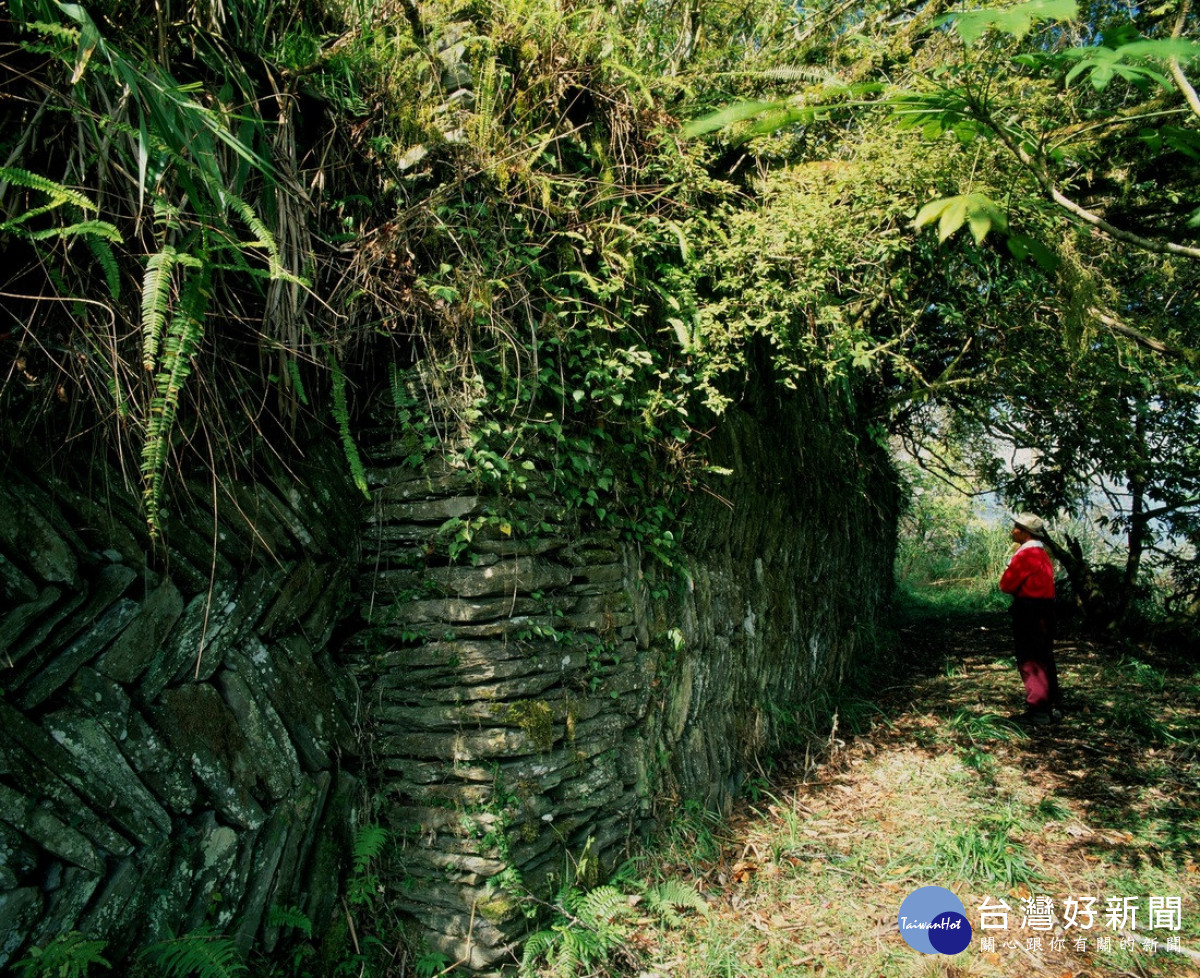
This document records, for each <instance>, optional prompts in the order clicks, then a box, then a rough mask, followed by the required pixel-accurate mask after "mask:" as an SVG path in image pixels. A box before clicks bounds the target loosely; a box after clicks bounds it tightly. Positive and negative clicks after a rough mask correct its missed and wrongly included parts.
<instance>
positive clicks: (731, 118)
mask: <svg viewBox="0 0 1200 978" xmlns="http://www.w3.org/2000/svg"><path fill="white" fill-rule="evenodd" d="M783 107H784V106H783V103H781V102H737V103H735V104H733V105H727V106H726V107H725V108H723V109H718V110H717V111H716V112H710V113H709V114H708V115H705V116H701V117H700V118H698V119H693V120H692V121H691V122H689V123H688V124H687V125H686V126H684V127H683V130H682V132H681V135H682V136H683V138H684V139H693V138H694V137H696V136H703V135H705V134H706V133H710V132H717V131H718V130H720V129H725V128H727V127H728V126H732V125H733V124H734V123H735V122H744V121H745V120H747V119H753V118H755V117H756V116H760V115H762V114H763V113H764V112H766V111H768V110H770V109H776V110H779V109H782V108H783Z"/></svg>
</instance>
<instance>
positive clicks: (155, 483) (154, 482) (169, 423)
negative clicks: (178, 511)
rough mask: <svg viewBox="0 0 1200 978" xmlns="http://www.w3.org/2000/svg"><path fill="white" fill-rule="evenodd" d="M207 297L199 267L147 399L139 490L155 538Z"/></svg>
mask: <svg viewBox="0 0 1200 978" xmlns="http://www.w3.org/2000/svg"><path fill="white" fill-rule="evenodd" d="M208 298H209V290H208V274H207V270H204V269H202V270H201V272H200V274H198V275H196V276H194V277H193V278H192V279H190V280H189V281H188V282H187V283H186V284H185V286H184V288H183V291H182V292H181V294H180V301H179V308H178V309H177V310H176V312H175V315H174V316H173V317H172V319H171V327H170V329H169V330H168V332H167V336H166V339H165V340H164V341H163V344H162V364H161V366H160V367H159V369H158V371H157V373H156V374H155V377H154V395H153V396H152V397H151V399H150V408H149V411H148V412H147V415H146V431H145V437H144V440H143V442H142V486H143V490H142V494H143V499H144V501H145V507H146V522H147V524H148V525H149V527H150V534H151V536H152V537H155V538H157V537H158V536H159V534H160V532H161V526H160V522H159V508H160V502H161V500H162V491H163V481H164V479H165V477H166V468H167V456H168V455H169V454H170V449H171V432H172V430H173V429H174V426H175V415H176V412H177V411H178V408H179V398H180V396H181V394H182V393H183V388H184V384H185V383H186V382H187V379H188V377H189V376H190V375H191V372H192V358H193V357H194V356H195V355H196V351H197V350H198V349H199V347H200V344H201V342H202V341H203V339H204V328H203V326H202V322H203V318H204V313H205V310H206V308H207V304H208Z"/></svg>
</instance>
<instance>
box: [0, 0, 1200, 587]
mask: <svg viewBox="0 0 1200 978" xmlns="http://www.w3.org/2000/svg"><path fill="white" fill-rule="evenodd" d="M11 9H12V14H13V26H14V28H15V30H14V32H13V34H12V36H11V37H10V40H9V41H8V42H7V43H6V44H5V46H4V48H3V50H2V51H0V65H2V67H3V70H4V82H3V84H4V86H5V92H6V95H7V96H8V97H7V98H6V99H5V102H4V109H3V111H4V122H5V125H4V129H3V132H4V135H3V137H2V138H0V149H3V157H2V158H3V170H2V171H0V178H2V181H0V230H2V231H3V239H2V241H0V247H2V248H3V250H4V255H5V262H4V273H3V284H2V285H0V292H3V294H4V297H5V310H6V312H7V314H8V316H7V321H6V323H5V326H4V327H3V329H0V351H2V352H0V355H2V356H3V362H4V379H3V386H2V388H0V402H2V404H3V425H4V438H5V441H6V443H7V444H8V445H10V446H16V445H25V446H29V445H50V446H52V452H57V451H58V450H59V448H60V446H62V445H63V444H64V443H67V442H68V441H73V440H75V439H78V438H79V437H80V436H81V435H84V434H87V435H93V436H101V437H102V440H103V443H104V444H105V445H106V447H107V448H108V449H113V450H117V451H119V453H120V454H121V457H122V458H123V459H124V460H126V467H127V472H128V474H129V477H130V479H131V481H138V482H140V484H141V486H142V489H143V494H144V499H145V507H146V515H147V519H148V523H149V526H150V528H151V530H152V532H154V533H157V532H158V531H159V529H160V523H161V521H160V519H159V507H160V505H161V501H162V499H163V496H164V491H165V487H166V484H167V482H168V481H169V480H172V479H177V478H178V477H179V476H180V474H181V473H189V472H191V473H194V472H196V471H205V470H207V471H211V472H213V473H214V474H215V475H219V476H229V475H232V474H234V473H235V472H237V471H245V470H247V469H252V468H253V466H254V464H255V460H254V458H253V454H252V452H250V450H249V449H248V448H247V447H246V446H250V445H264V444H267V445H271V444H274V445H282V444H286V442H287V440H288V439H292V438H296V437H298V433H299V432H301V431H302V430H303V429H304V428H305V427H306V425H310V424H311V423H314V422H315V423H320V424H329V425H332V426H335V427H336V428H337V429H338V431H339V435H340V438H341V440H342V442H343V444H344V446H345V449H346V455H347V459H348V464H349V470H350V472H351V473H352V475H353V476H354V478H355V480H356V481H357V482H358V483H359V485H360V488H362V487H363V485H364V483H363V476H362V469H361V463H360V462H359V460H358V454H357V448H356V438H355V430H356V425H357V424H359V423H361V418H360V417H359V414H360V412H361V410H362V409H363V407H364V405H366V404H368V403H371V402H372V399H373V392H377V391H390V400H391V401H392V403H393V405H394V407H395V410H396V412H397V417H398V418H399V419H400V421H401V423H402V424H403V425H405V426H406V430H407V431H408V437H410V438H411V440H412V444H413V453H414V455H413V457H414V460H415V459H417V458H419V457H421V456H422V455H423V453H427V452H429V451H434V450H448V449H450V448H453V449H454V450H456V451H462V452H464V453H465V454H466V455H467V456H468V458H469V459H470V460H471V461H472V462H473V463H474V464H475V465H476V466H477V467H478V469H479V470H480V471H481V473H483V474H484V475H485V476H486V477H488V478H494V479H496V480H500V481H503V482H504V483H505V484H507V485H509V486H513V487H518V488H519V485H520V480H521V478H522V475H521V472H522V466H523V465H524V461H523V459H524V457H525V453H526V451H527V450H528V447H529V446H530V444H531V443H533V442H535V441H537V442H551V443H553V444H555V445H557V446H558V448H559V450H560V452H561V456H560V462H561V464H560V465H559V471H560V473H562V476H561V477H562V479H563V490H564V493H565V494H566V495H567V496H568V497H569V498H571V499H572V500H573V501H574V502H576V503H577V504H579V505H580V506H583V507H586V508H588V510H589V512H590V514H591V516H592V518H594V519H597V520H600V521H617V522H619V523H621V524H622V525H624V526H625V527H626V529H627V530H628V532H630V533H634V534H637V535H638V536H639V538H642V539H645V540H646V541H647V542H648V543H651V544H653V545H654V546H656V547H658V549H660V550H661V549H662V547H663V546H665V545H666V544H667V543H668V542H669V538H670V529H669V524H670V512H669V510H668V509H667V508H664V507H663V506H662V505H661V500H658V501H656V496H657V495H658V489H656V488H655V487H656V486H662V485H664V484H665V483H666V481H667V480H663V479H658V478H656V476H655V473H656V472H658V471H660V470H662V469H664V468H666V469H668V470H670V471H671V472H672V473H674V474H675V475H676V476H678V477H679V478H676V479H674V481H675V482H676V483H677V484H680V485H687V484H690V483H691V482H692V481H693V480H694V479H695V478H697V477H698V476H699V474H700V472H701V470H702V468H703V458H702V451H700V447H699V446H700V445H701V444H702V439H700V438H698V437H697V432H699V431H703V430H704V428H705V427H706V426H707V423H708V421H707V419H706V418H707V415H708V414H710V413H712V412H719V411H721V410H723V409H724V408H725V407H726V406H727V405H728V404H730V403H731V402H734V401H736V400H737V399H738V398H739V397H740V396H741V393H742V383H743V378H744V377H745V376H746V374H747V371H749V370H750V369H751V368H752V367H755V366H756V365H757V366H758V367H762V366H764V365H769V367H770V370H771V372H772V373H774V375H775V376H776V377H777V378H778V379H779V380H780V381H781V382H782V383H784V384H796V383H799V382H802V381H801V378H802V377H804V375H810V376H811V377H816V378H818V379H819V381H820V382H821V383H822V384H823V385H825V386H826V388H827V389H828V390H829V391H831V392H833V394H834V395H835V401H836V402H837V403H839V404H841V405H842V408H841V409H842V410H844V411H846V412H850V411H857V412H859V414H860V415H863V416H869V419H870V420H871V421H872V422H873V423H874V425H875V430H876V431H877V432H878V434H879V435H880V436H881V437H882V436H883V434H884V433H885V432H886V431H887V430H892V431H899V432H901V433H903V434H904V435H905V436H906V437H908V438H910V439H914V440H926V439H927V437H928V435H929V433H930V432H931V431H933V432H934V434H935V436H936V438H938V439H946V438H952V439H953V438H958V440H959V441H961V442H963V443H964V444H966V445H967V446H974V448H975V449H976V450H979V449H982V448H989V449H990V447H992V446H996V445H998V444H1001V445H1002V444H1009V445H1015V446H1017V447H1019V448H1023V449H1031V450H1033V452H1034V457H1035V458H1036V460H1037V465H1036V466H1033V467H1027V468H1025V469H1023V468H1021V467H1018V468H1017V469H1015V470H1011V469H1010V470H1003V469H1002V468H1000V467H998V466H997V464H996V461H995V460H996V458H998V457H1000V456H999V454H998V453H997V452H996V451H989V454H990V456H991V460H990V461H986V460H985V464H983V465H982V466H981V468H982V469H983V470H984V471H987V472H989V473H990V477H991V478H992V480H993V481H997V482H1002V483H1004V484H1003V486H1002V488H1003V489H1004V490H1005V492H1006V493H1007V495H1008V496H1009V498H1010V499H1012V500H1013V501H1014V502H1015V503H1022V504H1025V505H1036V506H1038V507H1039V508H1041V509H1044V510H1046V511H1047V512H1050V511H1055V510H1058V511H1061V512H1064V513H1065V512H1068V511H1071V510H1073V509H1078V507H1079V506H1080V504H1081V500H1082V499H1086V498H1087V497H1088V495H1089V493H1090V492H1091V491H1092V489H1093V488H1094V480H1095V479H1101V480H1102V482H1103V485H1105V486H1108V487H1111V486H1112V485H1113V484H1114V483H1122V484H1124V485H1125V486H1126V487H1127V491H1125V492H1124V493H1123V494H1122V495H1121V497H1120V500H1119V501H1120V506H1118V507H1117V509H1116V511H1115V512H1114V513H1113V516H1112V518H1113V519H1114V521H1116V522H1117V523H1119V524H1120V525H1121V526H1122V527H1123V528H1124V529H1125V531H1126V532H1127V533H1128V534H1129V538H1130V546H1129V557H1130V560H1129V564H1128V572H1127V573H1126V575H1125V579H1126V584H1127V585H1130V586H1131V585H1132V582H1133V580H1134V579H1135V578H1136V577H1137V573H1138V569H1139V566H1140V561H1141V555H1142V554H1143V553H1144V552H1146V550H1147V548H1149V547H1152V546H1153V545H1154V544H1155V539H1154V537H1153V536H1152V531H1154V530H1155V528H1157V531H1156V532H1158V533H1160V534H1161V533H1163V532H1170V533H1174V534H1175V535H1176V537H1177V538H1178V539H1179V540H1183V541H1191V543H1192V544H1193V545H1194V543H1195V540H1196V538H1197V524H1196V512H1197V506H1196V498H1197V495H1198V494H1197V491H1196V489H1197V487H1196V486H1195V472H1196V466H1195V459H1194V457H1193V454H1194V448H1192V446H1193V445H1194V443H1195V439H1194V437H1189V435H1192V434H1193V433H1194V431H1195V426H1196V420H1197V400H1196V398H1197V384H1196V371H1197V369H1198V364H1200V360H1198V355H1197V352H1196V351H1197V349H1198V348H1200V335H1198V328H1200V324H1197V322H1196V318H1195V301H1194V299H1195V287H1196V275H1197V272H1196V268H1197V263H1196V259H1197V256H1198V255H1200V246H1198V244H1197V238H1198V234H1200V229H1198V227H1197V225H1198V224H1200V218H1198V215H1200V211H1196V210H1195V207H1196V202H1195V200H1194V194H1193V192H1192V187H1193V186H1194V177H1195V173H1196V168H1197V160H1198V159H1200V135H1198V134H1197V124H1198V121H1200V100H1197V98H1196V95H1195V92H1194V90H1193V88H1192V86H1191V84H1190V82H1189V81H1188V72H1189V71H1190V70H1191V68H1192V66H1193V63H1194V61H1195V60H1196V53H1197V46H1196V44H1195V43H1194V42H1193V41H1191V40H1190V39H1189V38H1190V35H1191V34H1192V32H1193V20H1194V14H1193V12H1192V11H1191V9H1190V4H1189V3H1187V2H1186V0H1181V2H1169V3H1166V4H1164V5H1162V6H1160V7H1157V8H1155V9H1153V10H1145V11H1143V10H1137V11H1133V12H1132V13H1131V12H1130V11H1129V10H1127V9H1125V8H1120V9H1118V8H1115V7H1107V6H1103V5H1097V6H1094V7H1090V8H1086V9H1082V10H1080V9H1079V8H1077V7H1076V6H1075V5H1074V4H1073V3H1070V2H1064V0H1029V2H1025V3H1019V4H1015V5H999V6H994V7H988V8H986V9H980V10H967V11H963V10H959V11H957V12H952V13H951V12H949V11H950V8H948V7H947V6H946V5H945V4H944V3H942V2H940V0H933V2H929V3H919V4H912V5H905V4H900V5H890V6H889V5H875V6H872V5H869V4H868V5H861V4H858V5H846V4H824V5H822V4H818V5H816V6H810V7H806V8H805V9H804V10H798V9H795V8H791V7H788V6H786V5H780V4H777V3H775V2H769V0H758V2H755V3H750V4H746V5H744V6H742V7H739V8H737V9H733V8H725V7H711V6H709V7H701V6H700V5H695V4H690V3H664V4H643V3H628V4H620V5H615V6H605V5H599V4H590V3H575V4H562V3H555V2H551V0H522V2H508V3H503V4H481V3H476V4H472V3H464V4H459V5H453V4H414V3H412V2H410V0H401V2H400V3H398V4H396V5H381V6H378V7H375V6H358V5H345V6H342V5H339V4H337V3H325V4H321V3H316V2H313V3H309V4H303V5H282V4H274V3H269V2H263V0H243V2H240V3H232V4H222V5H211V6H210V5H206V4H192V5H189V6H188V7H187V8H186V9H184V10H180V11H179V12H178V13H177V14H176V16H174V18H173V19H168V17H167V14H166V13H165V12H164V11H163V10H161V9H158V8H151V7H146V6H144V5H138V4H132V3H127V2H124V0H105V2H100V3H96V4H92V5H89V6H87V7H83V6H79V5H73V4H60V3H55V2H53V0H20V2H16V3H14V4H12V5H11ZM746 100H749V101H746ZM706 110H709V113H710V114H707V115H706V114H705V112H706ZM697 117H699V118H700V119H701V121H700V122H699V123H696V122H693V124H692V125H691V126H690V127H687V128H683V127H682V126H683V123H684V122H686V121H687V120H688V119H695V118H697ZM705 133H712V134H715V135H714V136H712V137H710V138H706V139H700V138H698V137H699V136H701V135H703V134H705ZM934 225H936V230H937V233H936V234H935V233H934V231H933V230H932V229H931V228H932V226H934ZM968 232H969V233H968ZM803 382H808V381H807V380H806V381H803ZM374 400H378V399H377V398H374ZM947 409H949V411H948V413H947ZM485 415H486V417H485ZM946 419H950V422H949V426H948V427H947V425H946V424H945V423H944V422H945V421H946ZM255 434H258V435H265V436H266V438H260V439H254V438H251V437H248V436H249V435H255ZM234 447H237V450H236V451H234V450H231V449H232V448H234ZM281 450H282V449H281ZM1189 453H1192V454H1189ZM960 454H961V455H969V454H970V453H969V452H960ZM977 454H978V451H977ZM1085 477H1086V478H1085ZM1089 479H1091V480H1092V481H1091V482H1089ZM220 481H221V480H220V478H218V479H216V480H215V482H214V486H216V487H217V488H216V489H214V492H217V493H218V494H219V485H220ZM1114 498H1115V497H1114ZM635 501H636V502H635ZM1155 516H1157V517H1167V518H1169V520H1168V522H1167V523H1163V522H1161V521H1159V522H1155V521H1154V519H1152V517H1155ZM1173 552H1174V553H1176V554H1178V553H1179V552H1180V551H1179V550H1175V551H1173ZM1182 552H1184V553H1188V551H1186V550H1184V551H1182ZM1189 573H1190V572H1189V570H1188V568H1187V566H1185V565H1180V567H1179V568H1178V572H1177V577H1178V579H1179V581H1181V582H1186V581H1187V580H1189V579H1190V578H1189V577H1188V574H1189ZM1190 586H1191V585H1185V590H1186V588H1187V587H1190ZM1129 593H1130V588H1129V586H1127V587H1125V590H1124V592H1123V594H1122V596H1118V597H1117V598H1115V599H1114V600H1115V601H1116V602H1117V605H1118V607H1119V608H1123V607H1124V604H1125V603H1126V601H1127V595H1128V594H1129Z"/></svg>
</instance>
